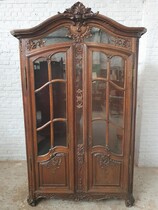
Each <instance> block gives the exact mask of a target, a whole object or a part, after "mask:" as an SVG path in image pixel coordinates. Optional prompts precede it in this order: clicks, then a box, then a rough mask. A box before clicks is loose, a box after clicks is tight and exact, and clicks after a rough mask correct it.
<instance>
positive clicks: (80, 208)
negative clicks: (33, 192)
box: [0, 161, 158, 210]
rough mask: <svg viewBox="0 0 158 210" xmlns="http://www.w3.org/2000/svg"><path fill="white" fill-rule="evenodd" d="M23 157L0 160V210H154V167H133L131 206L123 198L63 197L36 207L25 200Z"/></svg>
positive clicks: (157, 180) (157, 207)
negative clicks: (97, 199)
mask: <svg viewBox="0 0 158 210" xmlns="http://www.w3.org/2000/svg"><path fill="white" fill-rule="evenodd" d="M27 194H28V192H27V171H26V161H1V162H0V210H34V209H37V210H42V209H43V210H44V209H45V210H71V209H73V210H103V209H104V210H125V209H131V210H140V209H141V210H158V198H157V196H158V168H135V177H134V197H135V200H136V202H135V205H134V207H131V208H127V207H125V204H124V201H123V200H106V201H87V202H86V201H66V200H55V199H54V200H53V199H52V200H42V201H41V202H40V203H39V204H38V205H37V206H36V207H31V206H29V205H28V204H27V201H26V198H27Z"/></svg>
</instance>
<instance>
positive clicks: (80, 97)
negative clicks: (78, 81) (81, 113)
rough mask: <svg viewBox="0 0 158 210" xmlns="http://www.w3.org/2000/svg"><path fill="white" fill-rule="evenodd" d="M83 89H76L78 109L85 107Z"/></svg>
mask: <svg viewBox="0 0 158 210" xmlns="http://www.w3.org/2000/svg"><path fill="white" fill-rule="evenodd" d="M82 92H83V91H82V90H81V89H78V90H77V91H76V106H77V108H78V109H80V108H82V107H83V93H82Z"/></svg>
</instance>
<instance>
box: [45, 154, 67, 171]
mask: <svg viewBox="0 0 158 210" xmlns="http://www.w3.org/2000/svg"><path fill="white" fill-rule="evenodd" d="M64 156H65V154H64V153H57V154H56V153H55V154H52V155H51V160H49V161H47V162H46V163H44V164H43V165H44V166H45V167H46V168H48V169H52V170H53V171H52V173H55V172H56V170H57V169H58V168H60V166H61V163H62V157H64Z"/></svg>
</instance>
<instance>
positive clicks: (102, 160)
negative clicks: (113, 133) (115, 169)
mask: <svg viewBox="0 0 158 210" xmlns="http://www.w3.org/2000/svg"><path fill="white" fill-rule="evenodd" d="M94 156H95V157H97V161H98V162H99V165H100V167H101V168H104V167H107V166H109V165H110V164H120V161H117V160H113V159H111V157H110V155H109V154H108V155H107V154H101V153H96V154H95V155H94Z"/></svg>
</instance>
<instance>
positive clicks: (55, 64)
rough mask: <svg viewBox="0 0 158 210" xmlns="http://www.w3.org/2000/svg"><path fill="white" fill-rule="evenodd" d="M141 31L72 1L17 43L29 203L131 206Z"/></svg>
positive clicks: (17, 32) (18, 35)
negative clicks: (116, 201) (117, 202)
mask: <svg viewBox="0 0 158 210" xmlns="http://www.w3.org/2000/svg"><path fill="white" fill-rule="evenodd" d="M145 32H146V29H145V28H142V27H139V28H138V27H126V26H123V25H121V24H119V23H117V22H115V21H114V20H111V19H110V18H107V17H106V16H103V15H100V14H99V13H93V12H92V11H91V9H90V8H86V7H85V6H84V5H83V4H82V3H80V2H77V3H76V4H74V5H73V6H72V7H71V8H70V9H66V10H65V11H64V12H63V13H58V14H57V15H55V16H53V17H51V18H49V19H48V20H46V21H45V22H43V23H41V24H40V25H38V26H36V27H33V28H30V29H23V30H21V29H20V30H13V31H12V32H11V33H12V35H13V36H15V37H16V38H18V39H19V43H20V61H21V79H22V91H23V104H24V118H25V133H26V148H27V166H28V181H29V197H28V203H29V204H30V205H32V206H34V205H36V203H37V201H38V200H39V198H51V197H59V198H68V199H88V200H91V199H107V198H122V199H125V203H126V205H127V206H132V205H133V203H134V198H133V192H132V188H133V165H134V133H135V113H136V88H137V63H138V43H139V38H140V37H141V35H142V34H144V33H145Z"/></svg>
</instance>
